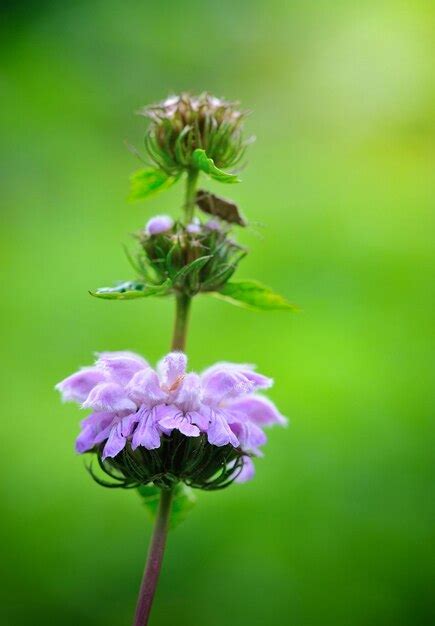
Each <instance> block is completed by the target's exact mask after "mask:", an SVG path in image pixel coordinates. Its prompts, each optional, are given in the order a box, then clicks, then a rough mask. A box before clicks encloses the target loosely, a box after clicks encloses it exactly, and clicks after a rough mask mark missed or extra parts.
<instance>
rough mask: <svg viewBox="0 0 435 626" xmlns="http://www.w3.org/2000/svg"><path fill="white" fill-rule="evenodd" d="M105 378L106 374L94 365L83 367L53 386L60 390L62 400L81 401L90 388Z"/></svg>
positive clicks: (84, 398) (86, 395)
mask: <svg viewBox="0 0 435 626" xmlns="http://www.w3.org/2000/svg"><path fill="white" fill-rule="evenodd" d="M105 380H107V375H106V374H105V373H104V372H102V371H100V370H98V369H97V368H96V367H84V368H83V369H81V370H80V371H79V372H76V373H75V374H72V375H71V376H68V377H67V378H65V380H62V381H61V382H60V383H58V384H57V385H56V387H55V389H57V390H58V391H60V393H61V395H62V400H63V401H64V402H78V403H80V404H81V403H82V402H84V401H85V400H86V398H87V397H88V395H89V393H90V391H91V389H93V387H95V386H96V385H98V384H99V383H102V382H104V381H105Z"/></svg>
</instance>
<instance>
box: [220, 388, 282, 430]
mask: <svg viewBox="0 0 435 626" xmlns="http://www.w3.org/2000/svg"><path fill="white" fill-rule="evenodd" d="M227 408H228V409H229V410H230V411H231V412H232V413H234V414H236V415H237V417H238V418H239V419H249V420H251V421H252V422H254V423H255V424H258V425H259V426H268V425H270V424H281V425H283V426H284V425H285V424H286V423H287V419H286V418H285V417H284V416H283V415H281V413H280V412H279V411H278V409H277V408H276V406H275V405H274V403H273V402H272V401H271V400H269V399H268V398H265V397H264V396H260V395H255V396H248V397H245V398H237V399H235V400H232V401H231V402H229V403H228V405H227Z"/></svg>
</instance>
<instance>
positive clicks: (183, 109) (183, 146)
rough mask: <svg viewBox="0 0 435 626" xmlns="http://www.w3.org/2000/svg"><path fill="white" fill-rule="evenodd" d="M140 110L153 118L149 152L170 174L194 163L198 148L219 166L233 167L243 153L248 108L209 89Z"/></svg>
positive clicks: (147, 138) (148, 138) (147, 144)
mask: <svg viewBox="0 0 435 626" xmlns="http://www.w3.org/2000/svg"><path fill="white" fill-rule="evenodd" d="M139 114H140V115H143V116H145V117H147V118H148V119H150V120H151V124H150V125H149V127H148V129H147V133H146V135H145V146H146V148H147V152H148V154H149V156H150V158H151V160H153V161H154V163H155V164H156V165H157V166H158V167H160V168H162V169H163V170H165V171H166V172H168V173H169V174H172V175H174V174H177V173H179V172H180V171H182V170H184V169H187V168H190V167H191V166H192V165H194V163H193V162H192V156H193V153H194V151H195V150H196V149H201V150H205V152H206V153H207V156H208V157H209V158H211V159H213V161H214V164H215V165H216V166H217V167H219V168H221V167H223V168H228V167H234V166H235V165H236V164H237V163H238V162H239V161H240V159H241V158H242V156H243V154H244V149H245V146H246V144H247V141H245V140H244V139H243V136H242V125H243V120H244V118H245V117H246V112H242V111H239V110H238V103H237V102H229V101H227V100H223V99H221V98H216V97H215V96H212V95H211V94H209V93H202V94H200V95H197V96H195V95H190V94H188V93H182V94H180V95H174V96H170V97H169V98H166V99H165V100H163V101H162V102H159V103H158V104H154V105H151V106H147V107H144V108H143V109H141V110H140V111H139Z"/></svg>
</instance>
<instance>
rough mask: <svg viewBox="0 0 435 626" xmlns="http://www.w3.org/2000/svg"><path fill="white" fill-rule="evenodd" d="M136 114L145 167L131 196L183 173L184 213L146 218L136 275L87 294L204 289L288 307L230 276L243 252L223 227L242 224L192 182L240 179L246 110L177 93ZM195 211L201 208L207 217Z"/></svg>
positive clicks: (223, 201) (232, 209)
mask: <svg viewBox="0 0 435 626" xmlns="http://www.w3.org/2000/svg"><path fill="white" fill-rule="evenodd" d="M139 114H140V115H143V116H145V117H146V118H147V119H148V120H149V121H150V122H149V125H148V128H147V130H146V133H145V141H144V144H145V150H146V160H147V161H148V165H147V167H143V168H141V169H140V170H137V171H136V172H134V173H133V174H132V176H131V190H130V199H132V200H145V199H148V198H149V197H151V196H153V195H154V194H156V193H157V192H160V191H163V190H165V189H167V188H169V187H171V186H172V185H174V184H175V183H176V182H177V181H178V180H180V178H182V177H183V178H185V185H186V187H185V188H186V191H185V200H184V204H183V213H182V215H180V216H179V218H178V219H175V220H174V219H172V218H171V217H169V216H157V217H155V218H152V219H151V220H150V221H149V222H148V224H147V225H146V226H145V227H144V228H143V229H142V230H140V231H139V232H138V233H137V235H136V238H137V240H138V241H139V243H140V249H139V252H138V254H137V255H136V258H131V257H130V261H131V262H132V265H133V267H134V269H135V270H136V273H137V277H136V279H134V280H130V281H124V282H122V283H120V284H117V285H115V286H114V287H104V288H100V289H97V290H96V291H94V292H92V293H93V295H95V296H97V297H100V298H106V299H117V300H127V299H133V298H141V297H146V296H165V295H169V294H175V295H177V294H180V293H184V294H185V295H187V296H189V297H192V296H193V295H195V294H196V293H199V292H207V293H209V294H211V295H214V296H218V297H221V298H223V299H225V300H226V301H228V302H231V303H233V304H237V305H238V306H244V307H248V308H251V309H260V310H265V309H291V308H292V306H291V305H290V304H289V303H288V302H287V301H286V300H285V298H283V297H282V296H279V295H278V294H275V293H274V292H272V290H270V289H269V288H267V287H265V286H264V285H261V284H259V283H258V282H256V281H252V280H245V281H235V280H232V281H231V282H230V279H231V278H232V276H233V274H234V272H235V270H236V269H237V266H238V264H239V262H240V261H241V259H242V258H243V257H244V256H245V255H246V254H247V251H246V250H245V249H244V248H243V247H241V246H239V245H238V244H237V243H236V242H235V241H234V239H233V238H232V237H231V233H230V230H231V228H232V227H233V226H235V225H236V226H240V227H245V226H247V225H248V222H247V220H246V219H245V218H244V216H243V215H242V213H241V211H240V209H239V207H238V206H237V204H236V203H235V202H233V201H232V200H229V199H227V198H223V197H221V196H218V195H216V194H214V193H211V192H210V191H208V190H205V189H200V188H198V182H199V178H200V176H201V175H205V176H206V177H208V178H211V179H213V180H216V181H219V182H221V183H226V184H228V183H238V182H240V179H239V178H238V176H237V174H236V173H235V172H234V167H235V166H237V165H240V162H241V159H242V158H243V155H244V154H245V150H246V146H247V145H248V144H249V143H250V141H251V139H252V138H248V139H246V138H244V135H243V122H244V120H245V118H246V115H247V112H243V111H240V110H239V108H238V103H236V102H230V101H227V100H223V99H220V98H216V97H215V96H212V95H210V94H208V93H202V94H200V95H198V96H194V95H190V94H187V93H182V94H181V95H177V96H170V97H169V98H167V99H166V100H164V101H162V102H160V103H158V104H154V105H151V106H147V107H144V108H143V109H141V110H140V111H139ZM196 211H199V212H200V214H202V215H204V214H207V222H206V223H203V222H201V220H200V219H199V217H198V216H197V215H195V212H196ZM162 224H163V227H162Z"/></svg>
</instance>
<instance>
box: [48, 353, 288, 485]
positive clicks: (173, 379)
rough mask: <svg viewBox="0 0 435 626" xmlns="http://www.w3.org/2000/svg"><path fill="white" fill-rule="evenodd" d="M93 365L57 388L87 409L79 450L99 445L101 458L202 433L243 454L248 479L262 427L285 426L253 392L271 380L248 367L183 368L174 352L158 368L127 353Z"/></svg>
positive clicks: (240, 476) (243, 473) (214, 442)
mask: <svg viewBox="0 0 435 626" xmlns="http://www.w3.org/2000/svg"><path fill="white" fill-rule="evenodd" d="M97 356H98V358H97V361H96V363H95V365H94V366H93V367H88V368H84V369H82V370H80V371H79V372H77V373H75V374H72V375H71V376H69V377H68V378H66V379H65V380H63V381H62V382H60V383H59V384H58V385H56V389H58V390H59V391H60V393H61V395H62V398H63V399H64V400H66V401H73V402H77V403H79V404H81V406H82V407H83V408H85V409H88V408H89V409H92V411H93V412H92V413H91V414H90V415H89V416H88V417H87V418H85V419H84V420H83V421H82V422H81V431H80V434H79V436H78V438H77V441H76V450H77V452H79V453H80V454H81V453H83V452H87V451H89V450H92V449H94V448H95V447H96V446H99V445H101V444H104V449H103V452H102V456H103V459H104V458H106V457H115V456H116V455H117V454H119V453H120V452H121V451H122V450H123V448H124V447H125V446H126V444H127V443H129V445H130V446H131V448H132V449H133V450H135V449H136V448H138V447H139V446H142V447H144V448H146V449H148V450H154V449H157V448H159V447H160V445H161V438H162V436H169V437H170V436H171V433H172V432H173V431H179V433H181V434H182V435H183V436H185V437H199V436H201V435H203V436H204V437H205V438H206V440H207V441H208V443H209V444H211V445H213V446H226V445H231V446H233V447H234V448H237V449H239V450H240V451H241V452H242V453H245V455H244V456H243V467H242V470H241V471H240V472H239V474H238V476H237V481H238V482H242V481H244V480H248V479H249V478H251V477H252V475H253V472H254V466H253V463H252V458H251V457H252V456H260V455H261V451H260V447H261V446H262V445H264V443H266V435H265V433H264V431H263V427H264V426H269V425H272V424H281V425H283V424H285V423H286V419H285V418H284V417H283V416H282V415H281V414H280V413H279V411H278V409H277V408H276V407H275V405H274V404H273V403H272V402H271V401H270V400H269V399H267V398H265V397H264V396H263V395H260V394H259V393H257V392H258V390H261V389H267V388H269V387H271V385H272V384H273V381H272V379H270V378H268V377H266V376H263V375H262V374H258V373H257V372H256V371H255V369H254V367H253V366H252V365H245V364H236V363H217V364H215V365H213V366H212V367H210V368H208V369H207V370H205V371H204V372H203V373H202V374H195V373H192V372H191V373H186V366H187V358H186V355H185V354H184V353H182V352H171V353H169V354H168V355H167V356H165V357H164V358H163V359H162V360H161V361H160V362H159V363H158V365H157V368H156V369H153V368H152V367H150V365H149V364H148V363H147V361H145V359H143V358H142V357H140V356H139V355H137V354H134V353H132V352H103V353H101V354H99V355H97Z"/></svg>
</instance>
